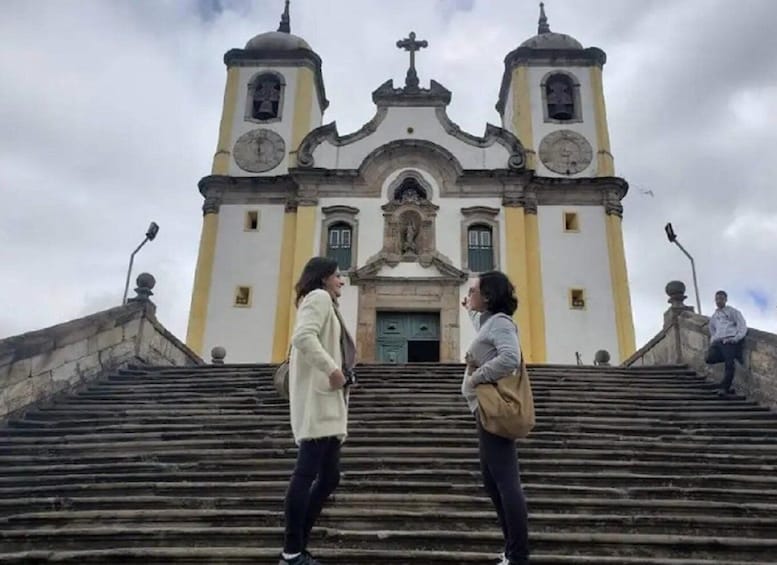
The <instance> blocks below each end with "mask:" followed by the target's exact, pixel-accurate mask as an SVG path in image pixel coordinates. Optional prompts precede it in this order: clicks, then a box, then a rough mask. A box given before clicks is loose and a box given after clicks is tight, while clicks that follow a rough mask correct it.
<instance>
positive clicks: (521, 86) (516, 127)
mask: <svg viewBox="0 0 777 565" xmlns="http://www.w3.org/2000/svg"><path fill="white" fill-rule="evenodd" d="M513 131H514V132H515V134H516V135H517V136H518V139H519V140H520V141H521V143H522V144H523V148H524V149H525V150H526V168H527V169H535V168H536V167H535V163H536V154H535V152H534V134H533V132H532V115H531V88H530V86H529V67H525V66H519V67H516V68H515V69H514V70H513Z"/></svg>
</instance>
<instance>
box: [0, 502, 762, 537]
mask: <svg viewBox="0 0 777 565" xmlns="http://www.w3.org/2000/svg"><path fill="white" fill-rule="evenodd" d="M280 521H281V518H280V516H279V514H278V512H277V511H274V510H206V509H185V510H182V509H176V510H111V511H108V512H106V511H102V510H94V511H89V510H84V511H73V510H70V511H67V510H65V511H58V512H37V513H36V512H28V513H20V514H15V515H10V516H6V517H4V518H2V519H0V530H3V531H8V532H10V531H11V530H26V529H30V528H44V527H50V528H52V527H54V528H59V527H63V526H70V527H80V528H90V527H93V526H94V525H100V526H109V525H110V526H112V525H122V526H123V527H129V526H130V525H133V524H141V525H142V524H145V525H148V524H159V525H164V526H167V527H170V526H179V525H198V526H200V527H203V526H219V527H254V526H277V525H279V524H280ZM529 521H530V524H531V529H532V531H550V532H553V531H580V530H593V529H595V530H596V531H598V532H604V531H610V532H612V531H616V532H620V533H672V532H674V531H676V529H677V528H685V530H686V531H691V532H693V533H694V534H695V535H708V536H709V535H716V536H736V535H742V534H743V533H747V534H748V535H758V536H761V537H777V523H775V521H774V520H773V519H771V517H749V516H748V517H730V516H722V517H721V516H708V515H696V514H678V515H660V516H659V515H655V514H639V513H637V514H625V513H624V514H604V513H599V514H593V513H586V514H577V513H574V514H573V513H569V514H563V513H541V512H530V515H529ZM319 524H320V525H321V526H322V527H342V528H345V529H358V528H361V529H365V530H380V529H386V528H388V529H395V528H398V527H400V526H405V527H408V528H411V529H424V528H426V529H455V528H457V527H458V528H466V529H472V530H479V531H484V530H487V529H489V528H492V527H493V525H494V513H493V511H491V510H490V509H489V510H480V511H478V510H469V511H461V510H458V511H457V510H443V511H427V510H417V511H413V510H387V509H373V508H356V507H354V508H347V507H342V506H336V507H329V508H326V509H325V510H324V512H323V514H322V516H321V518H320V520H319Z"/></svg>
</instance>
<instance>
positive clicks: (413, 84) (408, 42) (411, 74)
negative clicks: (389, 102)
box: [397, 31, 429, 90]
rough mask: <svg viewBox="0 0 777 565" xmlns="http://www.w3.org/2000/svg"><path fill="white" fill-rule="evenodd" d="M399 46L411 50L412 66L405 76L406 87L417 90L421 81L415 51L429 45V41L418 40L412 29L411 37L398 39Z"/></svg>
mask: <svg viewBox="0 0 777 565" xmlns="http://www.w3.org/2000/svg"><path fill="white" fill-rule="evenodd" d="M397 47H399V48H400V49H404V50H405V51H409V52H410V68H409V69H408V70H407V76H406V77H405V88H408V89H411V90H417V89H418V84H419V82H418V73H416V70H415V52H416V51H420V50H421V49H423V48H425V47H429V42H428V41H426V40H421V41H416V39H415V32H414V31H411V32H410V36H409V37H407V38H405V39H400V40H399V41H397Z"/></svg>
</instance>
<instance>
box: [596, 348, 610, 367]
mask: <svg viewBox="0 0 777 565" xmlns="http://www.w3.org/2000/svg"><path fill="white" fill-rule="evenodd" d="M594 361H595V362H596V364H597V365H601V364H602V363H609V362H610V352H609V351H607V350H606V349H600V350H599V351H597V352H596V353H594Z"/></svg>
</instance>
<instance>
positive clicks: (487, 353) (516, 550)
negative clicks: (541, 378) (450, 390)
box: [461, 271, 529, 565]
mask: <svg viewBox="0 0 777 565" xmlns="http://www.w3.org/2000/svg"><path fill="white" fill-rule="evenodd" d="M464 306H465V307H466V308H467V309H468V310H469V312H470V315H471V318H472V321H473V323H474V324H475V328H476V329H477V330H478V334H477V336H476V337H475V340H474V341H473V342H472V344H471V345H470V346H469V350H468V351H467V355H466V360H467V370H466V373H465V375H464V381H463V383H462V386H461V392H462V394H463V395H464V398H466V400H467V405H468V406H469V409H470V410H471V411H472V412H473V414H474V415H475V420H476V422H477V428H478V439H479V447H480V470H481V473H482V475H483V486H484V487H485V489H486V492H487V493H488V496H489V498H491V502H493V504H494V508H495V509H496V514H497V517H498V519H499V525H500V526H501V527H502V533H503V535H504V540H505V551H504V554H503V555H502V556H501V559H502V561H501V563H500V564H499V565H528V563H529V530H528V512H527V509H526V499H525V498H524V496H523V488H522V487H521V478H520V474H519V470H518V453H517V451H516V448H515V442H514V441H513V440H511V439H506V438H503V437H500V436H497V435H494V434H492V433H490V432H488V431H487V430H485V429H483V427H482V426H481V425H480V418H479V417H478V398H477V393H476V391H475V387H477V386H478V385H481V384H484V383H493V382H496V381H497V380H499V379H501V378H502V377H506V376H508V375H510V374H511V373H512V372H513V371H515V370H516V369H519V368H520V366H521V349H520V345H519V341H518V328H517V327H516V325H515V323H514V322H513V320H512V315H513V314H514V313H515V310H516V309H517V308H518V299H517V298H516V297H515V287H514V286H513V284H512V283H511V282H510V279H508V278H507V276H505V274H504V273H500V272H498V271H492V272H489V273H483V274H482V275H480V276H479V277H477V278H475V279H473V281H472V284H471V286H470V288H469V295H468V297H467V298H466V299H465V300H464Z"/></svg>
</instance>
